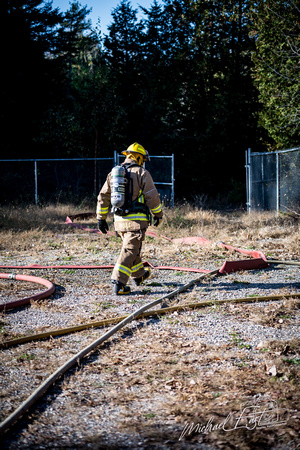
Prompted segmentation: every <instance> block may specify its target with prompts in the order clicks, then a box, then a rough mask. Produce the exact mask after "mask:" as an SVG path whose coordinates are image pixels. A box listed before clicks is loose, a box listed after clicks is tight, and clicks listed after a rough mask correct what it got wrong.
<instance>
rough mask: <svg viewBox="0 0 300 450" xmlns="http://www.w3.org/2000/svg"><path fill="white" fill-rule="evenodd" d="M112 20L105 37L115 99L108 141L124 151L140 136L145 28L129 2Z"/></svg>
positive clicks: (108, 87) (110, 116) (109, 87)
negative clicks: (140, 101) (140, 100)
mask: <svg viewBox="0 0 300 450" xmlns="http://www.w3.org/2000/svg"><path fill="white" fill-rule="evenodd" d="M112 17H113V19H114V21H113V22H112V24H111V25H110V26H109V27H108V31H109V33H108V36H106V37H105V38H104V47H105V50H106V58H107V62H108V70H109V77H108V84H107V89H108V91H109V95H110V100H111V101H110V111H109V112H108V117H107V118H108V120H109V123H110V130H111V132H110V135H109V137H108V139H109V145H110V146H115V147H116V148H120V146H121V148H123V147H124V146H126V145H127V143H128V142H131V141H132V140H133V141H135V140H138V139H139V137H140V121H141V117H142V115H143V111H141V110H140V109H139V98H140V76H141V72H140V71H141V65H142V61H143V31H142V29H143V26H142V24H141V22H140V21H138V20H137V11H136V10H134V9H133V8H132V6H131V4H130V2H128V1H126V0H122V1H121V2H120V4H119V5H118V6H117V7H116V8H115V9H114V10H113V12H112ZM143 70H146V67H144V68H143ZM122 146H123V147H122ZM124 148H125V147H124Z"/></svg>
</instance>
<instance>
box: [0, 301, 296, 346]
mask: <svg viewBox="0 0 300 450" xmlns="http://www.w3.org/2000/svg"><path fill="white" fill-rule="evenodd" d="M288 298H300V294H286V295H267V296H264V297H262V296H261V297H260V296H258V297H242V298H234V299H224V300H213V301H212V300H207V301H203V302H199V303H187V304H185V305H177V306H169V307H167V308H162V309H156V310H155V311H145V312H143V313H141V314H140V315H139V316H137V317H136V319H143V318H145V317H150V316H159V315H162V314H168V313H172V312H175V311H185V310H187V309H197V308H204V307H205V306H211V305H216V304H223V303H254V302H264V301H272V300H283V299H288ZM127 317H128V315H125V316H118V317H112V318H110V319H103V320H99V321H97V322H89V323H84V324H82V325H74V326H73V327H67V328H59V329H56V330H51V331H46V332H44V333H38V334H31V335H28V336H23V337H20V338H15V339H11V340H9V341H4V342H1V343H0V349H5V348H9V347H14V346H16V345H20V344H25V343H26V342H32V341H39V340H41V339H46V338H50V337H55V336H63V335H64V334H70V333H76V332H78V331H83V330H87V329H89V328H99V327H106V326H109V325H113V324H115V323H119V322H121V321H122V320H124V319H126V318H127Z"/></svg>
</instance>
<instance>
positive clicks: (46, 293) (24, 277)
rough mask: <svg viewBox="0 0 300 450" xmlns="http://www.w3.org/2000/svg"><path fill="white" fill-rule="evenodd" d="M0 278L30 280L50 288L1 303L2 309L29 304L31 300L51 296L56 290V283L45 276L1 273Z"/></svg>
mask: <svg viewBox="0 0 300 450" xmlns="http://www.w3.org/2000/svg"><path fill="white" fill-rule="evenodd" d="M0 278H6V279H8V280H9V279H10V280H20V281H30V282H32V283H38V284H42V285H43V286H46V287H47V288H48V289H47V290H46V291H43V292H40V293H38V294H35V295H31V296H30V297H26V298H22V299H20V300H14V301H12V302H7V303H3V304H2V305H1V304H0V311H3V310H6V309H12V308H17V307H18V306H23V305H27V304H28V303H30V302H31V300H39V299H41V298H45V297H49V296H50V295H51V294H52V293H53V292H54V291H55V286H54V284H53V283H51V281H48V280H44V278H39V277H32V276H29V275H15V274H11V273H0Z"/></svg>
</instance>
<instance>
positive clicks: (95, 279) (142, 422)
mask: <svg viewBox="0 0 300 450" xmlns="http://www.w3.org/2000/svg"><path fill="white" fill-rule="evenodd" d="M64 239H67V237H65V238H64ZM146 246H147V244H146ZM149 247H151V246H149ZM117 254H118V248H117V247H115V248H113V249H110V250H106V251H103V252H102V253H101V256H99V255H97V256H93V255H90V256H87V255H82V258H79V257H78V260H76V258H74V259H72V262H71V263H72V264H113V263H114V260H115V258H116V256H117ZM149 256H150V258H151V256H152V258H151V263H152V264H154V265H159V264H162V265H171V258H170V261H168V258H165V259H163V260H160V259H159V258H157V257H155V256H153V253H152V254H151V249H150V250H149V249H148V255H147V258H146V259H149ZM228 256H229V258H228V259H231V260H232V259H236V258H235V257H237V258H238V256H237V255H234V256H233V255H232V254H230V255H228ZM33 263H40V264H44V265H47V264H65V263H66V260H65V256H64V255H62V252H61V251H60V250H57V251H56V250H55V249H53V250H52V251H51V252H44V253H42V252H40V253H38V254H37V255H34V254H26V253H25V254H23V255H22V257H19V256H17V255H11V254H10V255H4V256H3V264H6V265H9V264H10V265H14V264H16V265H17V264H20V265H26V264H33ZM221 264H222V261H219V260H217V259H216V260H212V259H211V258H208V260H205V258H203V259H201V260H200V259H199V260H198V261H197V260H196V261H195V259H194V260H193V263H191V262H190V261H186V259H185V260H183V261H182V262H181V265H184V266H192V265H194V267H200V268H205V269H209V270H213V269H216V268H218V267H220V266H221ZM176 265H177V266H179V265H180V258H178V261H177V262H176ZM3 272H8V271H4V270H3ZM9 272H14V273H17V272H18V273H23V274H29V275H34V276H39V277H42V278H46V279H48V280H50V281H52V282H53V283H55V285H56V291H55V293H54V294H53V295H52V296H51V297H50V298H49V299H44V300H40V301H37V302H34V303H32V304H31V305H30V306H29V307H21V308H17V309H15V310H12V311H8V312H6V313H3V314H1V318H0V320H1V331H2V340H8V339H11V338H13V337H18V336H22V335H27V334H33V333H39V332H42V331H48V330H53V329H57V328H64V327H69V326H73V325H76V324H82V323H88V322H92V321H98V320H101V319H104V318H109V317H117V316H119V315H124V314H130V313H132V312H133V311H135V310H137V309H138V308H140V307H141V306H143V305H145V304H147V303H150V302H151V301H154V300H156V299H157V298H159V297H161V296H163V295H165V294H167V293H169V292H172V291H173V290H175V289H177V288H179V287H180V286H182V285H184V284H186V283H187V282H189V281H190V280H193V279H195V278H197V277H198V276H199V274H197V273H192V272H184V271H179V270H176V271H171V270H156V269H154V270H152V277H151V278H150V280H148V281H147V282H146V283H145V285H142V286H140V287H138V288H136V287H135V286H134V285H133V284H131V287H132V291H133V292H132V293H131V294H130V295H128V296H124V297H117V296H113V295H112V294H111V286H110V273H111V271H110V270H107V269H103V270H97V269H96V270H75V269H71V268H70V269H39V270H30V269H26V270H22V271H16V270H9ZM16 283H18V286H16ZM38 289H40V288H38ZM36 292H37V287H36V286H35V287H34V288H32V287H30V284H26V286H25V285H24V284H22V282H13V281H12V280H9V281H8V280H0V302H3V301H9V300H14V299H16V298H17V297H22V296H28V295H31V294H33V293H36ZM299 292H300V276H299V267H297V266H288V265H277V266H275V265H272V266H270V267H269V268H267V269H262V270H252V271H243V272H238V273H232V274H228V275H223V276H215V277H212V278H210V279H208V278H206V279H204V280H203V281H202V282H201V283H199V284H197V285H195V286H194V287H192V288H190V289H189V290H188V291H186V292H184V293H182V294H180V295H178V296H177V297H175V298H174V299H173V300H169V301H167V302H165V304H166V305H167V306H170V305H172V306H173V305H177V304H186V303H192V302H193V303H195V302H199V301H205V300H210V301H214V302H215V303H214V304H212V305H211V306H206V307H205V308H199V309H194V310H186V311H184V312H173V313H171V314H169V315H166V316H160V317H157V316H156V317H152V318H148V319H144V320H137V321H135V322H133V323H131V324H129V325H128V326H127V327H126V328H125V329H124V330H123V331H121V332H120V333H119V334H118V335H116V336H114V337H113V338H111V339H110V340H109V342H108V343H107V344H104V345H103V346H102V347H101V348H100V349H98V350H97V351H96V352H94V353H93V354H92V355H90V356H89V357H87V358H86V359H85V361H84V362H82V364H81V365H80V366H78V367H76V368H74V369H72V370H70V371H69V373H68V374H67V375H66V376H65V378H64V379H62V380H61V381H60V382H58V383H56V385H55V386H54V387H53V388H51V389H50V390H49V392H48V393H47V394H46V395H44V396H43V398H42V399H41V400H40V401H39V402H38V404H37V405H36V406H35V407H34V409H33V410H32V411H30V412H29V414H26V415H25V416H24V417H23V418H22V419H21V420H20V421H19V422H18V424H17V425H15V427H13V428H12V429H11V430H9V431H8V432H6V434H5V443H4V444H3V448H7V449H20V448H22V449H42V448H47V449H50V448H68V449H71V448H72V449H73V448H74V449H75V448H76V449H77V448H99V449H100V448H145V449H147V448H176V449H177V448H178V449H179V448H180V449H181V448H182V449H183V448H184V449H185V448H199V449H214V448H262V447H261V446H260V447H259V446H258V447H254V444H253V443H251V442H252V440H253V436H254V433H252V434H251V433H250V432H249V429H244V430H239V432H240V434H236V435H235V436H233V434H234V433H232V434H231V436H229V433H227V435H226V439H225V438H224V436H223V437H221V438H220V436H217V437H216V436H215V433H213V432H212V433H210V434H208V433H207V434H206V435H204V434H203V433H202V434H201V436H199V435H198V436H196V437H195V435H194V436H193V438H191V439H188V438H187V437H186V439H183V440H181V441H179V437H180V434H181V433H182V430H183V426H184V422H185V421H187V420H188V418H189V419H190V422H195V421H196V419H195V417H196V416H193V415H192V412H193V411H194V408H195V405H196V404H197V402H198V403H199V398H198V397H197V399H196V401H195V403H194V402H192V403H190V401H191V400H190V399H191V398H193V395H196V393H195V392H196V386H197V387H198V391H199V389H200V390H201V389H202V390H203V386H205V385H207V384H208V383H210V384H212V383H213V379H214V378H215V379H216V380H218V379H220V380H221V381H219V383H218V386H217V387H216V386H215V389H216V391H217V393H216V394H215V397H214V393H213V394H211V395H213V397H212V399H210V403H209V404H207V406H206V407H203V411H205V408H206V413H207V414H206V415H203V416H201V414H202V413H201V414H200V413H199V411H198V410H197V417H201V418H202V419H203V421H204V422H202V423H206V422H207V418H209V417H210V416H211V415H212V411H215V408H216V406H218V404H215V403H211V402H212V401H213V402H216V401H219V397H220V398H221V399H223V403H222V405H223V407H225V406H224V405H226V407H227V411H228V410H229V411H231V410H230V408H236V409H238V407H239V405H238V404H237V403H232V402H233V399H235V400H234V401H235V402H237V401H238V399H239V402H240V404H241V403H243V400H244V399H245V398H247V399H248V400H249V398H250V399H251V398H253V396H255V395H258V394H259V395H271V397H273V395H272V394H274V396H275V397H276V400H278V399H279V398H280V399H281V398H283V394H282V395H281V396H279V397H278V396H277V391H278V388H277V387H276V388H275V385H274V388H273V389H272V385H271V387H270V385H269V379H270V374H273V375H274V373H275V372H274V370H273V372H274V373H273V372H272V370H271V369H270V367H272V364H273V363H274V361H275V359H274V358H275V357H280V355H281V356H282V355H288V354H289V351H288V350H286V348H287V347H286V346H287V345H288V344H287V342H291V341H293V342H294V341H295V340H297V339H299V337H300V336H299V323H300V321H299V309H298V306H299V303H298V302H297V301H296V300H276V301H263V302H259V303H258V302H254V303H251V302H249V303H244V304H234V303H230V300H232V299H235V298H242V297H249V300H251V297H253V296H269V295H275V294H281V295H287V294H293V293H299ZM224 299H226V300H227V299H228V303H225V304H223V305H218V304H217V301H218V300H224ZM160 307H161V306H160V305H159V306H158V307H157V308H160ZM105 331H106V329H103V328H97V329H89V330H85V331H82V332H80V333H73V334H69V335H65V336H62V337H57V338H54V339H53V338H50V339H48V340H43V341H38V342H31V343H27V344H24V345H21V346H16V347H11V348H9V349H6V350H1V365H0V378H1V386H2V392H1V418H2V420H3V419H4V418H5V417H7V416H8V415H9V414H11V413H12V412H13V410H14V409H15V408H16V407H18V406H19V404H20V403H21V402H22V401H24V400H25V399H26V398H27V396H28V395H30V393H31V392H33V390H34V389H36V388H37V387H38V386H39V384H40V383H41V382H42V381H43V380H44V379H45V378H46V377H47V376H49V375H50V374H51V373H52V372H54V370H56V369H57V368H58V367H59V366H60V365H61V364H63V363H64V362H66V361H67V360H68V359H69V358H70V357H72V356H73V355H74V354H76V353H77V352H78V351H79V350H81V349H82V348H84V347H85V346H87V345H88V344H90V343H91V342H93V341H94V340H95V339H97V338H98V337H99V336H101V335H102V334H103V333H104V332H105ZM153 338H155V339H153ZM274 341H276V342H277V345H279V347H280V342H282V345H283V346H285V347H284V348H285V350H284V348H283V347H280V348H281V350H279V351H278V349H277V350H276V351H277V354H276V351H275V350H274V348H273V347H272V345H270V342H274ZM282 348H283V350H282ZM262 349H263V350H264V349H266V353H263V352H262ZM272 349H273V350H272ZM272 351H273V353H272ZM297 351H298V350H295V349H293V352H292V353H291V355H292V356H290V360H295V361H296V356H295V355H296V354H297ZM268 352H269V353H268ZM284 352H285V353H284ZM199 355H203V360H202V359H201V358H199ZM268 357H269V358H268ZM172 358H173V359H172ZM205 358H206V359H207V358H209V363H208V362H207V361H208V359H207V361H206V360H205ZM297 358H298V357H297ZM172 361H174V362H172ZM205 361H206V362H205ZM297 361H299V359H297ZM281 363H282V361H281ZM281 363H280V364H281ZM166 364H167V365H166ZM274 364H275V367H277V364H279V363H276V362H275V363H274ZM297 364H298V363H297ZM159 366H161V369H159ZM203 367H205V370H203ZM278 367H279V366H278ZM165 368H167V369H166V370H168V372H166V371H165ZM251 368H252V370H253V374H254V373H255V370H256V368H259V370H261V371H262V373H263V375H261V374H260V375H259V376H260V377H261V378H262V377H266V379H263V381H262V386H264V387H262V386H260V388H259V389H260V390H259V389H258V388H257V389H254V388H252V389H250V388H248V387H247V389H246V391H243V393H242V396H241V391H238V389H237V390H236V394H235V393H234V389H233V388H231V387H230V389H233V391H232V390H231V391H230V392H231V394H230V399H229V397H228V399H227V397H226V395H227V390H228V389H229V387H228V386H229V385H228V383H229V381H228V380H229V379H230V380H231V379H232V377H233V375H232V372H231V371H233V370H237V369H239V370H241V371H242V372H243V371H245V373H244V375H245V376H246V372H247V370H250V369H251ZM220 370H221V371H222V372H223V375H222V376H224V373H227V372H226V371H228V373H227V376H226V377H225V378H222V377H221V374H220ZM257 370H258V369H257ZM270 370H271V372H270ZM242 372H239V373H242ZM200 374H201V375H200ZM146 375H147V377H148V378H147V380H148V382H149V384H147V382H142V381H141V380H144V381H145V379H144V377H146ZM274 376H277V372H276V373H275V375H274ZM201 377H207V378H205V380H204V379H202V378H201ZM220 377H221V378H220ZM239 377H241V375H239V374H237V380H238V379H239ZM249 377H250V375H249ZM254 378H255V376H254ZM250 379H251V382H250V381H248V382H245V383H246V384H245V383H242V386H244V387H245V386H248V385H249V383H250V384H251V383H254V381H253V376H251V377H250V378H249V380H250ZM288 379H289V380H290V378H289V375H288ZM149 380H151V383H150V381H149ZM203 380H204V381H205V382H204V381H203ZM208 380H209V381H208ZM264 380H265V381H264ZM266 380H267V381H266ZM200 381H201V382H200ZM236 382H237V383H238V382H239V381H236ZM205 383H206V384H205ZM222 383H223V384H224V386H226V389H225V388H224V392H223V391H222V388H221V386H222ZM247 383H248V384H247ZM282 384H284V381H282ZM286 385H288V383H287V382H286ZM230 386H231V385H230ZM276 386H277V385H276ZM191 389H193V390H192V391H191ZM241 389H242V388H241ZM289 389H291V387H290V385H289ZM219 390H220V391H221V392H222V395H221V393H220V395H219ZM198 391H197V392H198ZM185 392H188V394H186V395H188V397H184V395H185ZM199 392H200V391H199ZM201 392H202V391H201ZM209 392H214V391H213V386H210V391H209ZM289 392H290V391H289ZM275 393H276V395H275ZM237 394H239V395H240V397H238V395H237ZM197 395H198V394H197ZM199 395H200V394H199ZM228 395H229V394H228ZM290 395H292V394H290ZM202 396H203V398H206V397H205V392H204V394H203V392H202ZM224 398H226V399H227V400H226V401H225V400H224ZM282 401H283V400H282ZM203 404H205V402H204V403H203ZM293 407H294V404H293V402H291V404H289V405H288V408H286V409H288V411H289V420H290V422H289V423H290V427H289V428H287V429H286V430H285V434H284V433H283V434H280V432H281V429H280V427H279V426H278V427H277V428H275V435H277V434H278V436H277V441H276V442H273V441H272V439H273V438H271V435H272V436H273V435H274V428H273V430H272V431H269V430H268V429H267V428H265V429H262V431H261V433H262V436H260V435H259V436H258V435H257V436H258V437H257V439H258V443H259V442H263V441H261V440H263V439H267V438H268V444H267V446H266V447H264V448H274V449H275V448H278V449H279V448H298V445H299V440H297V439H298V438H297V434H296V435H295V433H296V432H295V430H296V429H297V427H296V425H295V423H296V422H297V424H299V422H298V416H297V420H296V418H294V416H295V412H291V411H292V409H291V408H293ZM218 408H219V411H221V410H222V407H221V406H220V404H219V407H218ZM218 408H217V410H218ZM201 411H202V410H201ZM293 411H294V410H293ZM195 414H196V412H195ZM199 414H200V416H199ZM203 414H204V413H203ZM295 417H296V416H295ZM205 421H206V422H205ZM297 426H298V425H297ZM243 432H244V434H243ZM257 432H258V431H257ZM293 433H294V434H293ZM223 434H224V433H223ZM266 435H267V437H266ZM247 442H248V444H247ZM241 443H243V444H241ZM247 445H248V446H247ZM257 445H258V444H257ZM259 445H261V444H259Z"/></svg>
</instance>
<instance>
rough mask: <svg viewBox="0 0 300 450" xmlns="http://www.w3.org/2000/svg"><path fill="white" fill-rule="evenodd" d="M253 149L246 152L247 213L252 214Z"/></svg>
mask: <svg viewBox="0 0 300 450" xmlns="http://www.w3.org/2000/svg"><path fill="white" fill-rule="evenodd" d="M250 155H251V148H248V150H246V151H245V160H246V165H245V168H246V206H247V212H248V213H250V210H251V159H250Z"/></svg>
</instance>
